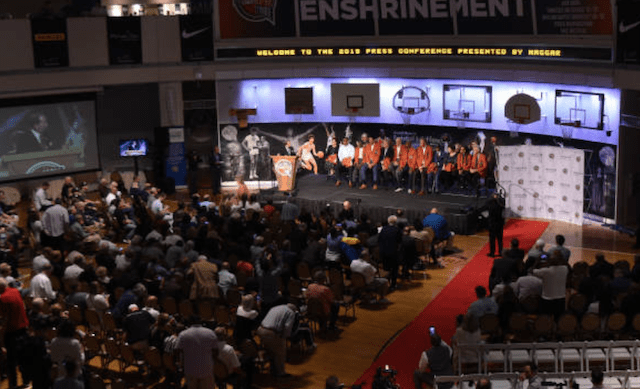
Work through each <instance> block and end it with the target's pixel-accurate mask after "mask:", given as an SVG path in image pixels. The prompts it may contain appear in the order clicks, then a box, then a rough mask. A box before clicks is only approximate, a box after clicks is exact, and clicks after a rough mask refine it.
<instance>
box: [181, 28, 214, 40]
mask: <svg viewBox="0 0 640 389" xmlns="http://www.w3.org/2000/svg"><path fill="white" fill-rule="evenodd" d="M210 28H211V27H206V28H203V29H201V30H196V31H192V32H187V31H186V30H182V37H183V38H184V39H189V38H192V37H194V36H196V35H198V34H202V33H203V32H205V31H207V30H208V29H210Z"/></svg>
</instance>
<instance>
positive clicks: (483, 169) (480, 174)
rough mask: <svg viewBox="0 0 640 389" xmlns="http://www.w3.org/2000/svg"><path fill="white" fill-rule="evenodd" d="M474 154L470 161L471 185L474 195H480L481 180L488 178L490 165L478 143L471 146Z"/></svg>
mask: <svg viewBox="0 0 640 389" xmlns="http://www.w3.org/2000/svg"><path fill="white" fill-rule="evenodd" d="M471 147H472V150H473V154H472V155H471V158H470V159H469V161H470V162H469V183H470V185H471V190H473V192H474V194H475V195H476V196H477V195H479V193H480V192H479V190H480V182H481V179H484V178H486V177H487V172H488V171H489V164H488V163H487V156H486V155H484V154H483V153H482V152H481V151H480V147H479V146H478V144H477V143H472V144H471Z"/></svg>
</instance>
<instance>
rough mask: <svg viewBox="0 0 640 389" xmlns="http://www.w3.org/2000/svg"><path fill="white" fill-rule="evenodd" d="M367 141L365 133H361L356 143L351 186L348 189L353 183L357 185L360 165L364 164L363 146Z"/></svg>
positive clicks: (367, 137)
mask: <svg viewBox="0 0 640 389" xmlns="http://www.w3.org/2000/svg"><path fill="white" fill-rule="evenodd" d="M368 141H369V136H368V135H367V133H366V132H364V133H362V135H361V136H360V140H357V141H356V146H355V147H356V153H355V157H354V158H353V177H351V185H349V187H350V188H351V186H352V185H353V183H355V184H356V185H357V184H358V177H359V175H360V168H362V165H363V163H364V145H366V144H367V143H368Z"/></svg>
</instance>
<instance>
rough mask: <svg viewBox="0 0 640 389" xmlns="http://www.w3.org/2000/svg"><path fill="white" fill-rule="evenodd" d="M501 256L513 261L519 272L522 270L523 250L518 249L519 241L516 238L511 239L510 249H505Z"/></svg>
mask: <svg viewBox="0 0 640 389" xmlns="http://www.w3.org/2000/svg"><path fill="white" fill-rule="evenodd" d="M502 256H503V257H508V258H511V259H513V260H514V261H515V262H516V265H517V266H518V270H519V271H520V269H522V268H523V266H524V263H523V261H524V250H523V249H521V248H520V241H519V240H518V238H513V239H511V247H510V248H509V249H506V250H505V251H504V254H503V255H502ZM520 274H522V273H520Z"/></svg>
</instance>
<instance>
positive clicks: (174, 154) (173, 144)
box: [165, 127, 187, 186]
mask: <svg viewBox="0 0 640 389" xmlns="http://www.w3.org/2000/svg"><path fill="white" fill-rule="evenodd" d="M165 175H166V176H167V177H171V178H173V179H174V181H175V183H176V186H185V185H187V159H186V157H185V148H184V128H182V127H173V128H169V155H167V159H166V161H165Z"/></svg>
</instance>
